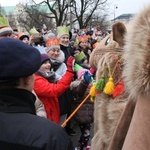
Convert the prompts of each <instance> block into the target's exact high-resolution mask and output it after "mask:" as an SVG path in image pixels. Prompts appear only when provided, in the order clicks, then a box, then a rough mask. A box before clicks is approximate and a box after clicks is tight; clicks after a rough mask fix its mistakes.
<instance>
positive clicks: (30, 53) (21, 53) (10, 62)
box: [0, 38, 41, 80]
mask: <svg viewBox="0 0 150 150" xmlns="http://www.w3.org/2000/svg"><path fill="white" fill-rule="evenodd" d="M40 66H41V55H40V53H39V51H38V50H37V49H36V48H34V47H32V46H30V45H28V44H25V43H23V42H22V41H20V40H17V39H12V38H0V71H1V73H0V80H5V79H14V78H20V77H26V76H29V75H32V74H33V73H35V72H36V71H37V70H38V69H39V67H40Z"/></svg>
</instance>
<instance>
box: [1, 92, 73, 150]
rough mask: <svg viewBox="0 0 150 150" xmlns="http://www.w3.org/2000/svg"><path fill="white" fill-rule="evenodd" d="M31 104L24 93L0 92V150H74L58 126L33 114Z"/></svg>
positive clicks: (30, 97)
mask: <svg viewBox="0 0 150 150" xmlns="http://www.w3.org/2000/svg"><path fill="white" fill-rule="evenodd" d="M34 101H35V96H34V95H33V94H32V93H31V92H29V91H26V90H21V89H10V90H0V149H2V150H73V149H74V148H73V146H72V143H71V141H70V139H69V137H68V135H67V134H66V132H65V131H63V129H62V128H61V127H60V126H58V125H56V124H55V123H54V122H51V121H49V120H47V119H45V118H42V117H38V116H36V115H35V107H34Z"/></svg>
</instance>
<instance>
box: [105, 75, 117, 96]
mask: <svg viewBox="0 0 150 150" xmlns="http://www.w3.org/2000/svg"><path fill="white" fill-rule="evenodd" d="M114 90H115V85H114V81H113V78H112V77H110V78H109V80H108V82H107V83H106V85H105V88H104V93H105V94H108V95H112V94H113V92H114Z"/></svg>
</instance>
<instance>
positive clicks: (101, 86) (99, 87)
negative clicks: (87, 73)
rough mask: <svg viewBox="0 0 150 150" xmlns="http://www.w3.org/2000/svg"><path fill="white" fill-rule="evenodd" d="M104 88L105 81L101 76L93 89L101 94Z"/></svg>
mask: <svg viewBox="0 0 150 150" xmlns="http://www.w3.org/2000/svg"><path fill="white" fill-rule="evenodd" d="M104 86H105V79H104V75H102V77H101V78H100V79H99V80H98V82H97V84H96V87H95V88H96V90H97V91H98V92H103V90H104Z"/></svg>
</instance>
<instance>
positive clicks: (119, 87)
mask: <svg viewBox="0 0 150 150" xmlns="http://www.w3.org/2000/svg"><path fill="white" fill-rule="evenodd" d="M123 91H124V84H123V81H120V82H119V83H118V84H117V86H116V88H115V90H114V93H113V97H114V98H115V97H117V96H119V95H121V94H122V92H123Z"/></svg>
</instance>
